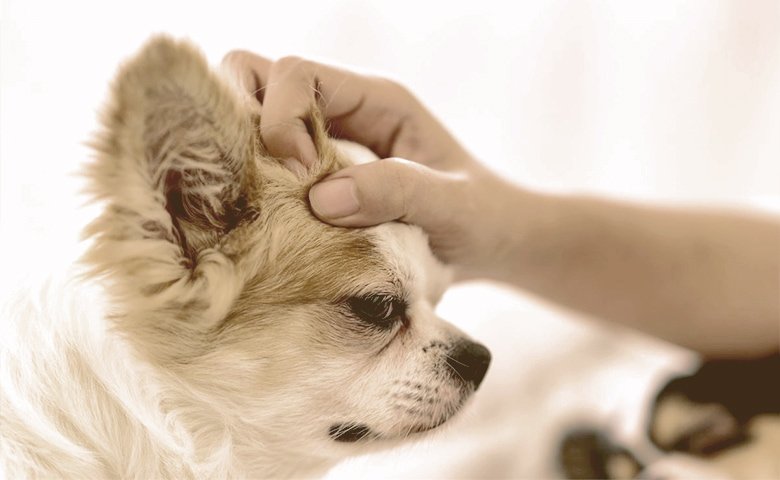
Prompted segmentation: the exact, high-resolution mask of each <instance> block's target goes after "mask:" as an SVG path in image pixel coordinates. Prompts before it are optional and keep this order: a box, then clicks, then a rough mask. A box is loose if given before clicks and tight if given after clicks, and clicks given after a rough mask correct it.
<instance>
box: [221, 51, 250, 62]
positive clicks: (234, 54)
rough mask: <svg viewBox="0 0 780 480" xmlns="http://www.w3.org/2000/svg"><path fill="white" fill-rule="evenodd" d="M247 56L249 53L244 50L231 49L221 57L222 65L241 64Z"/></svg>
mask: <svg viewBox="0 0 780 480" xmlns="http://www.w3.org/2000/svg"><path fill="white" fill-rule="evenodd" d="M248 56H249V53H248V52H246V51H245V50H231V51H229V52H228V53H227V54H226V55H225V56H224V57H222V64H223V65H236V64H241V63H242V62H243V61H245V59H246V58H247V57H248Z"/></svg>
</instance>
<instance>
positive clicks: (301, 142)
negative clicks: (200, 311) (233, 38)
mask: <svg viewBox="0 0 780 480" xmlns="http://www.w3.org/2000/svg"><path fill="white" fill-rule="evenodd" d="M242 54H243V55H246V58H245V59H243V61H244V62H245V65H246V66H247V67H248V68H249V69H251V70H252V72H253V75H254V77H255V79H256V83H257V84H258V85H257V88H258V89H259V91H261V92H262V93H260V94H259V95H260V96H259V98H260V99H261V101H262V102H263V115H262V117H261V119H260V129H261V135H262V137H263V140H264V143H265V145H266V147H267V148H268V150H269V152H270V153H271V154H272V155H275V156H278V157H283V158H285V157H295V158H298V159H300V160H301V161H302V162H303V163H304V164H305V165H311V164H312V163H313V162H314V161H316V151H315V149H314V145H313V143H312V139H311V137H310V136H309V133H308V131H307V130H306V123H305V122H306V120H307V118H308V117H309V114H310V110H311V108H312V106H313V105H319V107H320V108H321V109H322V113H323V115H324V116H325V118H326V119H327V121H328V124H329V126H330V128H331V133H332V134H335V135H336V136H338V137H341V138H345V139H348V140H352V141H355V142H358V143H361V144H363V145H365V146H366V147H368V148H370V149H371V150H373V151H374V153H376V154H377V155H378V156H380V157H386V156H389V155H391V154H392V153H393V152H392V143H393V140H394V133H397V131H398V129H399V128H400V125H401V124H402V122H403V120H404V117H405V106H406V105H407V104H408V98H409V95H408V94H407V93H406V91H405V90H404V89H403V88H402V87H400V86H399V85H398V84H396V83H394V82H392V81H389V80H386V79H383V78H379V77H375V76H370V75H364V74H359V73H354V72H351V71H348V70H345V69H342V68H339V67H335V66H330V65H324V64H320V63H316V62H312V61H309V60H304V59H301V58H298V57H285V58H282V59H280V60H278V61H276V62H269V61H268V60H266V59H264V58H262V57H259V56H257V55H254V54H251V53H248V52H243V53H242Z"/></svg>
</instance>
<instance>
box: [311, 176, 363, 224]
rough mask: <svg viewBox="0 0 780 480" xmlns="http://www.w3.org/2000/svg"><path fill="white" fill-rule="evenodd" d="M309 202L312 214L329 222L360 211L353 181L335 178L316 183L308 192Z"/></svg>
mask: <svg viewBox="0 0 780 480" xmlns="http://www.w3.org/2000/svg"><path fill="white" fill-rule="evenodd" d="M309 201H310V202H311V208H312V209H314V213H316V214H317V216H319V217H323V218H326V219H330V220H335V219H338V218H343V217H346V216H349V215H352V214H353V213H356V212H357V211H358V210H360V203H358V198H357V188H356V187H355V181H354V180H353V179H351V178H336V179H334V180H327V181H325V182H322V183H318V184H316V185H314V186H313V187H311V190H309Z"/></svg>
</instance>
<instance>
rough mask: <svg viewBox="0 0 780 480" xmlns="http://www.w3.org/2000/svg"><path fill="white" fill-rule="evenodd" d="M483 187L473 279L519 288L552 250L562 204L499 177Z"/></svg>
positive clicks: (552, 197)
mask: <svg viewBox="0 0 780 480" xmlns="http://www.w3.org/2000/svg"><path fill="white" fill-rule="evenodd" d="M486 187H487V188H488V189H489V191H488V192H487V194H486V195H487V196H488V197H489V202H488V203H487V205H486V207H487V208H486V209H485V215H484V220H483V225H482V226H481V227H482V229H481V236H482V238H484V242H483V245H482V246H481V248H482V252H481V255H482V261H481V262H480V263H481V268H480V269H479V270H478V271H475V272H474V273H475V274H476V275H474V277H473V278H482V279H487V280H494V281H500V282H505V283H510V284H513V285H515V286H522V283H523V281H522V279H523V278H524V277H525V276H527V275H534V274H533V273H532V272H533V271H534V270H536V268H535V266H536V265H539V264H540V263H544V257H545V256H547V255H549V254H550V252H554V250H555V247H554V244H555V243H556V242H557V240H556V238H557V237H558V235H557V234H556V229H557V228H558V227H559V226H560V222H559V218H560V217H561V208H562V206H561V205H562V202H560V199H559V198H558V197H556V196H554V195H550V194H544V193H539V192H535V191H532V190H528V189H526V188H523V187H520V186H518V185H515V184H512V183H510V182H507V181H506V180H503V179H501V178H499V177H495V178H494V181H492V182H487V183H486Z"/></svg>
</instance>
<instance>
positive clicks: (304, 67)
mask: <svg viewBox="0 0 780 480" xmlns="http://www.w3.org/2000/svg"><path fill="white" fill-rule="evenodd" d="M310 65H311V62H309V61H308V60H306V59H305V58H303V57H299V56H297V55H287V56H284V57H282V58H280V59H279V60H277V61H275V62H274V65H273V66H274V69H275V70H278V71H280V72H293V71H308V70H309V69H310Z"/></svg>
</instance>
